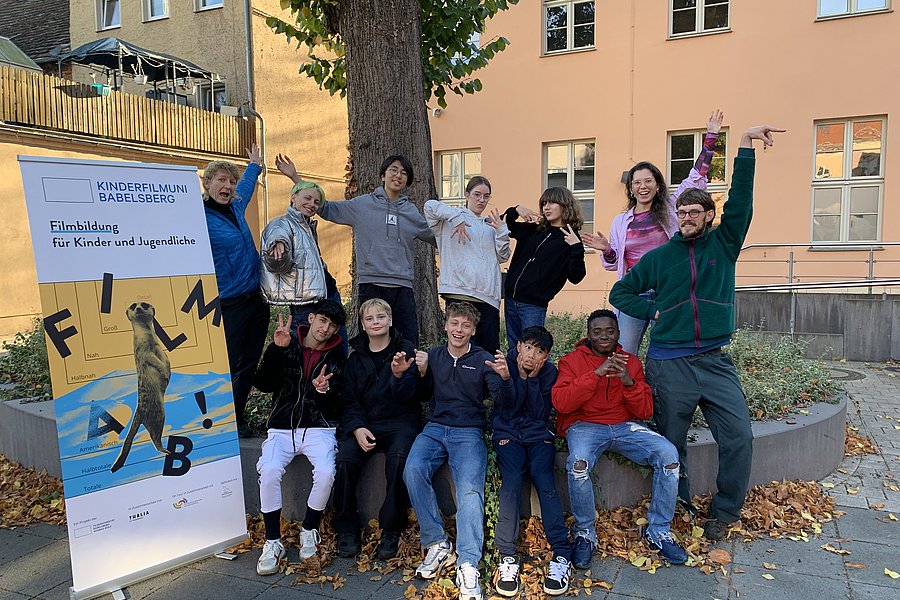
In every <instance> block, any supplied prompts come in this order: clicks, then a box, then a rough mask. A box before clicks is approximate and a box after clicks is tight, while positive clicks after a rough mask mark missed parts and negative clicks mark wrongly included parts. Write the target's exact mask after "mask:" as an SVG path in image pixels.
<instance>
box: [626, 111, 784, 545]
mask: <svg viewBox="0 0 900 600" xmlns="http://www.w3.org/2000/svg"><path fill="white" fill-rule="evenodd" d="M782 131H784V130H782V129H775V128H773V127H770V126H768V125H760V126H757V127H751V128H750V129H748V130H747V131H746V132H744V135H743V136H742V137H741V145H740V147H739V148H738V153H737V156H736V157H735V159H734V171H733V174H732V180H731V189H730V190H729V192H728V202H727V203H726V204H725V211H724V214H723V215H722V220H721V222H720V223H719V226H718V227H716V228H712V227H711V224H712V221H713V219H714V218H715V216H716V207H715V203H713V200H712V198H711V197H710V195H709V194H708V193H706V192H704V191H702V190H697V189H691V190H687V191H685V192H684V193H683V194H682V195H681V196H679V198H678V200H677V202H676V206H677V209H678V213H677V214H678V224H679V231H678V233H676V234H675V235H674V236H672V239H671V240H670V241H669V242H668V243H666V244H663V245H662V246H660V247H659V248H656V249H655V250H652V251H650V252H648V253H647V254H645V255H644V257H643V258H642V259H641V261H640V262H639V263H637V264H636V265H635V266H634V267H633V268H632V269H631V270H630V271H629V272H628V274H627V275H625V277H624V278H622V279H621V280H620V281H618V282H617V283H616V284H615V285H614V286H613V288H612V291H611V292H610V294H609V301H610V302H611V303H612V304H613V306H615V307H616V308H618V309H619V310H620V311H621V312H623V313H625V314H627V315H630V316H632V317H635V318H647V319H654V320H656V324H655V325H654V327H653V329H652V330H651V331H650V348H649V350H648V351H647V379H648V381H649V383H650V386H651V387H652V388H653V392H654V395H655V396H656V406H655V410H654V418H655V420H656V424H657V425H658V426H659V431H660V432H661V433H662V434H663V435H665V436H666V438H668V439H669V441H671V442H672V443H673V444H674V445H675V447H676V448H677V449H678V456H679V458H680V459H681V480H680V482H679V495H680V496H681V498H682V499H683V500H685V501H686V502H687V503H688V504H689V505H690V501H691V500H690V498H691V496H690V482H689V480H688V478H687V460H686V459H687V432H688V428H689V427H690V425H691V418H692V417H693V415H694V411H695V410H696V408H697V406H698V404H699V406H700V410H701V411H702V412H703V416H704V417H705V418H706V422H707V423H708V424H709V430H710V432H711V433H712V435H713V438H715V440H716V443H717V444H718V446H719V473H718V477H717V478H716V485H717V487H718V491H717V492H716V494H715V496H713V501H712V504H711V506H710V513H711V518H710V519H709V520H708V521H707V522H706V523H705V524H704V531H705V532H706V537H708V538H710V539H713V540H718V539H721V538H722V537H723V536H724V535H725V534H726V533H727V531H728V528H729V527H730V524H731V523H734V522H735V521H738V520H739V519H740V517H741V508H742V507H743V505H744V499H745V497H746V495H747V488H748V487H749V480H750V466H751V459H752V451H753V432H752V430H751V429H750V414H749V411H748V409H747V403H746V400H745V397H744V392H743V389H741V383H740V381H739V380H738V376H737V373H736V372H735V369H734V363H733V362H732V360H731V356H729V355H728V354H726V353H723V352H722V347H723V346H724V345H726V344H728V343H729V342H730V341H731V336H732V334H733V333H734V272H735V263H737V259H738V255H739V254H740V252H741V245H742V244H743V243H744V238H745V237H746V235H747V230H748V229H749V228H750V219H751V217H752V214H753V176H754V171H755V167H756V155H755V152H754V149H753V140H762V142H763V147H767V146H769V145H771V144H772V143H773V137H772V134H773V133H778V132H782ZM649 289H654V290H656V298H655V299H648V298H646V297H642V296H641V294H643V293H644V292H645V291H647V290H649Z"/></svg>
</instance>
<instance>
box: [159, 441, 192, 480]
mask: <svg viewBox="0 0 900 600" xmlns="http://www.w3.org/2000/svg"><path fill="white" fill-rule="evenodd" d="M179 446H180V447H181V448H180V449H179ZM193 449H194V442H192V441H191V438H187V437H184V436H183V435H170V436H169V439H168V440H166V450H168V451H169V453H168V454H166V463H165V464H164V465H163V472H162V474H163V475H164V476H166V477H179V476H181V475H184V474H186V473H187V472H188V471H190V470H191V459H189V458H188V454H190V453H191V450H193ZM176 461H177V462H178V466H175V463H176Z"/></svg>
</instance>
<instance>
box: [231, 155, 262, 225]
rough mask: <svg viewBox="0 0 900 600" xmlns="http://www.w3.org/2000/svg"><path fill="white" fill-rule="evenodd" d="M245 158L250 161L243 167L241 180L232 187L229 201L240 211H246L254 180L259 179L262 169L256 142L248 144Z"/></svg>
mask: <svg viewBox="0 0 900 600" xmlns="http://www.w3.org/2000/svg"><path fill="white" fill-rule="evenodd" d="M247 158H249V159H250V163H249V164H248V165H247V168H246V169H244V173H243V174H242V175H241V180H240V181H238V182H237V185H236V186H235V188H234V200H232V201H231V203H232V205H234V206H235V208H237V210H238V212H240V213H244V212H246V210H247V205H248V204H249V203H250V198H252V197H253V191H254V190H255V189H256V180H257V179H259V176H260V174H261V173H262V170H263V164H262V157H261V156H260V154H259V146H257V145H256V144H253V145H252V146H250V148H248V149H247Z"/></svg>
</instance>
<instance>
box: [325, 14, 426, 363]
mask: <svg viewBox="0 0 900 600" xmlns="http://www.w3.org/2000/svg"><path fill="white" fill-rule="evenodd" d="M419 12H420V7H419V0H344V1H343V2H341V3H340V5H339V7H338V9H337V30H338V33H339V34H340V36H341V38H342V39H343V41H344V44H345V47H346V59H347V115H348V120H349V126H350V156H351V162H350V164H351V166H352V176H351V178H350V181H349V182H348V189H350V188H352V187H356V189H357V190H358V191H357V193H365V192H368V191H371V190H373V189H375V188H376V187H378V186H379V185H381V179H380V178H379V176H378V169H379V167H380V166H381V162H382V161H383V160H384V159H385V157H387V156H389V155H391V154H403V155H405V156H407V157H408V158H409V159H410V161H411V162H412V165H413V169H414V171H415V180H414V181H413V184H412V185H411V186H410V187H409V189H408V190H407V192H406V193H407V195H409V197H410V199H411V200H412V201H413V202H415V204H416V206H417V207H418V208H419V211H421V210H422V207H423V205H424V204H425V201H426V200H427V199H429V198H436V197H437V191H436V190H435V188H434V172H433V169H432V158H431V130H430V127H429V125H428V115H427V107H426V105H425V100H424V91H423V85H424V84H423V76H422V51H421V25H420V23H419ZM354 180H355V181H354ZM355 260H356V257H355V256H354V263H355ZM414 260H415V283H414V287H415V295H416V307H417V310H418V317H419V338H420V340H419V341H420V343H421V344H424V347H428V346H431V345H434V344H435V343H436V342H437V341H438V339H439V338H440V332H441V331H442V329H443V322H442V316H441V311H440V307H439V306H438V301H437V269H436V268H435V259H434V249H433V248H432V247H431V246H430V245H428V244H425V243H423V242H419V241H417V242H416V253H415V259H414ZM351 273H352V276H353V299H354V302H353V306H354V307H355V306H356V302H355V300H356V298H357V285H358V279H357V274H356V269H355V264H354V265H353V268H351ZM353 320H354V321H355V320H356V319H355V318H353Z"/></svg>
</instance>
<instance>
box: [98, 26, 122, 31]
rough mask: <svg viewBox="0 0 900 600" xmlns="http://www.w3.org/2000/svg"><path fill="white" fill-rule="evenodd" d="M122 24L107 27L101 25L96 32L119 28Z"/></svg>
mask: <svg viewBox="0 0 900 600" xmlns="http://www.w3.org/2000/svg"><path fill="white" fill-rule="evenodd" d="M121 28H122V25H110V26H109V27H101V28H100V29H98V30H97V33H99V32H101V31H112V30H113V29H121Z"/></svg>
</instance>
